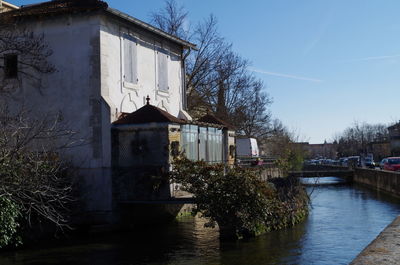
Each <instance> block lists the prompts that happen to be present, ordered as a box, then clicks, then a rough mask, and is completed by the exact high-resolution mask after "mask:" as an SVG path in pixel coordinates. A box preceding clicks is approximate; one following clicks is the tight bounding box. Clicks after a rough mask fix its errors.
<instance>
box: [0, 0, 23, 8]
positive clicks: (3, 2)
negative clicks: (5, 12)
mask: <svg viewBox="0 0 400 265" xmlns="http://www.w3.org/2000/svg"><path fill="white" fill-rule="evenodd" d="M0 3H1V4H2V5H4V6H6V7H8V8H10V9H18V8H19V7H18V6H16V5H13V4H11V3H9V2H6V1H0Z"/></svg>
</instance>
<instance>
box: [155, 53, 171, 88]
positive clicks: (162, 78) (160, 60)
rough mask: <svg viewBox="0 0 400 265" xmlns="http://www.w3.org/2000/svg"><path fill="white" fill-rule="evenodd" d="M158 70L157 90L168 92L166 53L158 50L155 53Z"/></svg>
mask: <svg viewBox="0 0 400 265" xmlns="http://www.w3.org/2000/svg"><path fill="white" fill-rule="evenodd" d="M157 68H158V89H159V90H163V91H168V89H169V87H168V51H166V50H164V49H158V52H157Z"/></svg>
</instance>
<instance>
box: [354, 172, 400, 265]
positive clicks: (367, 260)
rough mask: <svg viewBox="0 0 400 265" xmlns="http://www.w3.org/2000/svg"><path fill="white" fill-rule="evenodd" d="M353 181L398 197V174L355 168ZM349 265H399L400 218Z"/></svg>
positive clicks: (399, 188) (399, 187)
mask: <svg viewBox="0 0 400 265" xmlns="http://www.w3.org/2000/svg"><path fill="white" fill-rule="evenodd" d="M353 181H354V182H356V183H361V184H363V185H367V186H369V187H371V188H374V189H377V190H379V191H384V192H386V193H389V194H391V195H393V196H396V197H400V173H397V172H391V171H384V170H373V169H363V168H356V169H355V170H354V175H353ZM351 264H352V265H359V264H360V265H361V264H363V265H365V264H374V265H375V264H380V265H382V264H390V265H391V264H400V216H399V217H397V218H396V219H395V220H394V221H393V222H392V223H391V224H390V225H389V226H388V227H386V228H385V230H383V231H382V232H381V233H380V234H379V236H378V237H377V238H376V239H375V240H374V241H372V242H371V244H369V245H368V246H367V247H366V248H365V249H364V250H363V251H362V252H361V253H360V254H359V255H358V256H357V257H356V259H355V260H354V261H353V262H352V263H351Z"/></svg>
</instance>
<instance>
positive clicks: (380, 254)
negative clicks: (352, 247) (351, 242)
mask: <svg viewBox="0 0 400 265" xmlns="http://www.w3.org/2000/svg"><path fill="white" fill-rule="evenodd" d="M399 261H400V216H398V217H397V218H395V219H394V221H393V222H392V223H391V224H390V225H388V226H387V227H386V228H385V229H384V230H383V231H382V232H381V233H380V234H379V235H378V236H377V237H376V238H375V239H374V240H373V241H372V242H371V243H370V244H369V245H368V246H367V247H366V248H365V249H364V250H363V251H362V252H361V253H360V254H358V256H357V257H356V258H355V259H354V260H353V261H352V262H351V263H350V265H361V264H363V265H365V264H374V265H375V264H380V265H382V264H399Z"/></svg>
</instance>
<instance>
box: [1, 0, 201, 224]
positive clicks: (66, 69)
mask: <svg viewBox="0 0 400 265" xmlns="http://www.w3.org/2000/svg"><path fill="white" fill-rule="evenodd" d="M132 4H134V3H133V2H132ZM0 19H2V21H6V22H7V23H11V24H13V25H14V26H15V27H17V28H28V29H29V30H32V31H33V32H34V33H35V34H43V35H44V40H45V41H46V42H47V43H48V44H49V47H50V48H51V49H52V51H53V54H52V55H51V56H50V57H49V60H50V63H52V64H53V65H54V66H55V68H56V69H57V71H56V72H55V73H52V74H49V75H44V76H43V79H42V84H43V88H42V89H41V90H40V91H39V90H37V89H34V88H32V87H30V86H29V85H28V83H27V82H24V80H19V81H20V82H10V80H6V79H10V78H15V79H18V76H12V77H8V78H7V77H5V73H6V72H5V71H6V69H4V67H3V68H1V69H3V70H4V71H2V70H0V75H2V77H1V76H0V80H2V81H3V82H4V81H7V82H8V84H12V88H11V89H10V88H8V89H7V90H8V91H9V93H10V94H11V97H12V98H13V100H14V101H13V102H15V103H13V104H16V105H19V104H20V105H24V106H28V107H29V108H30V109H32V110H33V111H34V112H36V114H37V115H40V114H41V113H49V112H59V113H62V116H63V118H64V120H65V121H66V122H68V124H69V126H71V129H73V130H76V131H79V132H80V134H81V136H82V137H85V138H87V139H88V142H89V144H87V145H84V146H81V147H78V148H76V149H73V150H72V151H71V152H72V153H71V157H72V158H73V161H74V164H75V165H76V166H78V167H79V168H80V171H79V172H80V177H81V182H82V183H83V186H84V187H85V190H86V193H85V194H84V196H85V198H86V200H85V210H86V211H87V212H90V213H92V214H91V216H92V217H95V218H96V219H98V220H105V219H107V218H108V217H109V216H110V213H111V211H112V208H113V202H112V187H111V186H112V180H111V175H112V172H111V153H112V152H111V124H112V122H114V121H115V120H117V118H118V117H119V115H120V114H121V113H124V112H133V111H135V110H137V109H139V108H140V107H142V106H144V105H145V103H146V100H145V98H146V96H149V97H150V98H151V104H152V105H155V106H157V107H159V108H161V109H163V110H165V111H167V112H168V113H170V114H171V115H173V116H175V117H179V118H181V119H190V117H189V115H188V114H187V113H186V112H185V111H184V104H185V103H184V102H185V91H184V76H185V73H184V54H185V53H186V51H187V50H190V49H194V48H195V45H193V44H191V43H189V42H186V41H184V40H181V39H179V38H177V37H175V36H172V35H169V34H167V33H165V32H163V31H161V30H159V29H157V28H155V27H153V26H151V25H149V24H146V23H144V22H142V21H140V20H137V19H135V18H133V17H131V16H129V15H127V14H124V13H122V12H120V11H118V10H115V9H112V8H110V7H108V5H107V4H106V3H105V2H101V1H97V0H80V1H74V0H58V1H51V2H45V3H41V4H37V5H29V6H25V7H21V8H20V9H18V10H14V11H10V12H6V13H2V14H1V15H0ZM3 23H4V22H3ZM16 56H20V55H19V54H16ZM3 57H4V56H3ZM2 61H3V66H6V65H5V59H4V60H2ZM17 67H20V62H19V60H18V64H17Z"/></svg>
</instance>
